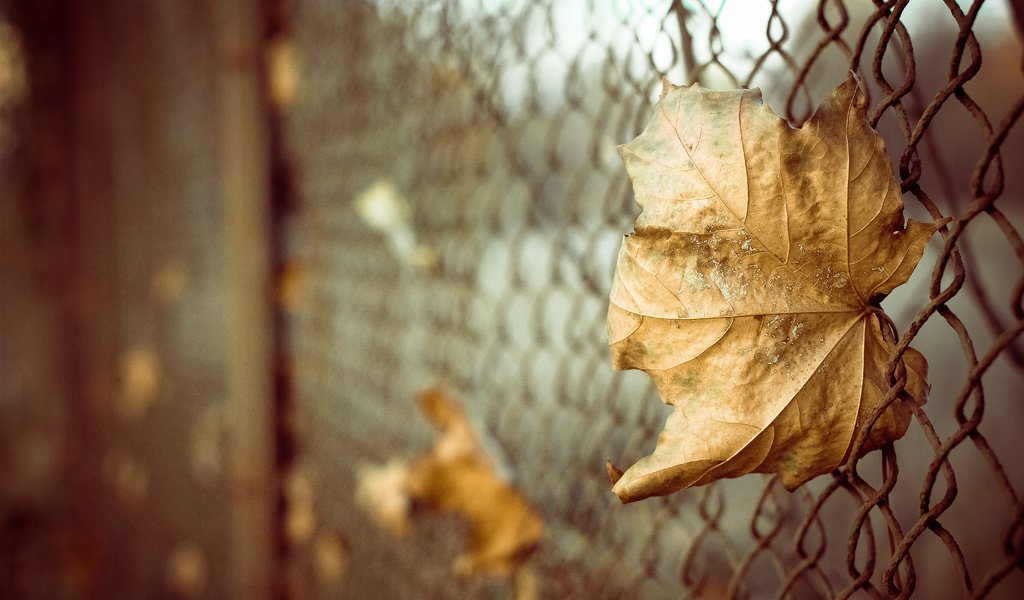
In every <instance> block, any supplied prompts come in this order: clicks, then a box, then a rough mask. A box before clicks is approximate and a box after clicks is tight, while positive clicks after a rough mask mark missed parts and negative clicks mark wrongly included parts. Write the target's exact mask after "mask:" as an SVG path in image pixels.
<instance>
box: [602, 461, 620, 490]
mask: <svg viewBox="0 0 1024 600" xmlns="http://www.w3.org/2000/svg"><path fill="white" fill-rule="evenodd" d="M604 468H605V470H606V471H607V472H608V479H609V480H610V481H611V482H612V485H615V484H616V483H618V482H619V480H620V479H622V473H623V472H624V471H623V470H622V469H620V468H618V467H616V466H615V465H614V464H613V463H612V459H610V458H608V459H605V462H604Z"/></svg>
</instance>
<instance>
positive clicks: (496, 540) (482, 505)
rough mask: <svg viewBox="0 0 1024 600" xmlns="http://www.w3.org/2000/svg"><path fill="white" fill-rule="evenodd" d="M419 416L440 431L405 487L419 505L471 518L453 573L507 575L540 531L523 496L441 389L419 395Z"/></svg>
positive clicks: (414, 465)
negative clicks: (465, 543)
mask: <svg viewBox="0 0 1024 600" xmlns="http://www.w3.org/2000/svg"><path fill="white" fill-rule="evenodd" d="M420 408H421V409H422V410H423V414H425V415H426V416H427V418H428V419H430V421H431V422H432V423H433V424H434V426H435V427H436V428H437V429H438V430H439V431H441V439H440V440H438V442H437V444H436V445H435V446H434V447H433V448H432V449H431V451H430V452H428V453H427V454H425V455H423V456H421V457H419V458H418V459H416V460H415V461H413V462H412V465H411V466H410V470H409V479H408V481H407V487H406V489H407V490H408V493H409V496H410V497H411V498H412V499H413V500H414V501H415V502H417V503H419V504H421V505H423V506H425V507H428V508H434V509H439V510H442V511H449V512H454V513H458V514H460V515H462V516H463V517H465V518H466V519H467V520H468V521H469V525H470V532H469V538H470V539H469V551H468V552H467V553H466V554H464V555H463V556H460V557H459V558H458V559H457V560H456V562H455V570H456V572H457V573H460V574H464V575H469V574H476V573H490V574H494V575H502V576H504V575H508V574H510V573H511V572H512V570H513V569H515V568H516V567H517V566H518V565H519V564H521V562H522V561H523V559H525V558H526V557H527V556H528V555H529V553H530V552H532V551H533V549H534V548H535V547H536V544H537V542H538V541H539V540H540V537H541V535H542V534H543V531H544V525H543V522H542V521H541V519H540V517H539V516H538V515H537V514H536V513H535V512H534V511H533V509H532V508H531V507H530V505H529V504H528V503H527V502H526V500H525V499H524V498H523V497H522V495H521V494H520V493H519V492H518V491H517V490H516V489H515V488H513V487H512V486H511V485H509V484H508V483H507V482H506V481H504V480H503V479H502V478H501V477H499V476H498V475H497V474H496V473H495V469H494V465H493V462H492V461H491V459H490V458H489V457H488V456H487V454H486V453H485V452H484V449H483V446H482V445H481V444H480V442H479V440H478V439H477V437H476V435H474V433H473V430H472V427H471V426H470V423H469V420H468V419H467V418H466V414H465V413H464V412H463V410H462V408H461V407H460V406H459V405H458V404H456V402H455V400H453V399H452V398H451V397H449V396H448V395H447V394H445V393H444V392H443V391H441V390H439V389H432V390H430V391H428V392H426V393H424V394H423V395H422V396H421V397H420Z"/></svg>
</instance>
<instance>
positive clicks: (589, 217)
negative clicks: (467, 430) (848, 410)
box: [0, 0, 1024, 599]
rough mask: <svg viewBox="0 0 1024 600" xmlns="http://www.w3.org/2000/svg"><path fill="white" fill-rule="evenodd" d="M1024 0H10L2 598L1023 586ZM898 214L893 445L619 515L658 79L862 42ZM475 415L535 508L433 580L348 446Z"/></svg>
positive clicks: (780, 63) (736, 78) (649, 437)
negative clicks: (529, 527) (900, 423)
mask: <svg viewBox="0 0 1024 600" xmlns="http://www.w3.org/2000/svg"><path fill="white" fill-rule="evenodd" d="M1022 16H1024V9H1022V5H1021V3H1020V2H1017V1H1014V2H1009V1H1007V0H990V1H986V2H974V3H971V2H967V1H959V2H954V1H953V0H947V1H945V2H939V1H931V2H929V1H923V0H922V1H918V0H913V1H909V2H908V1H906V0H889V1H886V2H883V1H881V0H874V1H868V0H845V1H844V0H822V1H821V2H796V1H784V0H778V1H776V0H758V1H750V2H739V1H736V0H729V1H726V2H723V1H721V0H718V1H716V0H706V1H702V0H614V1H613V0H564V1H558V2H556V1H554V0H508V1H501V0H446V1H443V2H441V1H438V2H431V1H426V0H423V1H420V0H411V1H397V0H377V1H370V0H349V1H346V2H335V1H331V0H263V1H246V0H221V1H218V2H200V1H187V2H163V3H157V2H149V3H147V2H130V1H127V0H97V1H95V2H75V1H73V0H34V1H33V2H17V1H15V0H0V233H2V239H0V266H2V278H0V293H2V303H0V473H2V474H3V475H2V476H0V597H3V598H227V597H237V598H271V597H273V598H338V597H342V598H349V597H351V598H366V597H371V598H466V597H472V598H507V597H518V598H524V599H525V598H531V597H537V598H679V597H698V598H719V597H738V598H748V597H749V598H770V597H794V598H816V597H835V596H842V595H852V596H854V597H886V596H890V595H893V596H894V595H898V594H900V593H902V594H905V595H908V594H911V593H913V594H915V595H917V596H918V597H922V598H938V597H959V596H961V595H962V596H984V595H988V596H989V597H993V598H1017V597H1020V596H1019V595H1020V593H1021V591H1022V590H1024V572H1022V567H1021V565H1022V560H1024V559H1022V556H1024V554H1022V553H1024V539H1022V538H1024V504H1022V501H1021V498H1020V494H1021V493H1022V492H1024V460H1021V458H1020V449H1019V440H1020V430H1021V428H1022V427H1024V404H1022V402H1021V392H1020V390H1021V389H1024V388H1022V386H1024V347H1022V344H1021V342H1020V333H1021V331H1022V329H1024V309H1022V306H1021V295H1022V292H1024V243H1022V240H1021V236H1020V229H1021V224H1022V222H1024V197H1022V196H1024V169H1022V168H1021V165H1024V125H1021V124H1020V117H1021V114H1022V112H1024V75H1022V59H1024V56H1022V38H1021V33H1020V32H1021V23H1022V20H1021V19H1022ZM851 69H852V70H854V71H856V72H857V73H858V75H859V76H860V78H861V81H862V82H863V84H864V86H865V88H866V92H867V93H868V94H869V107H870V109H869V112H870V118H871V120H872V122H873V124H874V125H875V126H876V128H877V129H879V130H880V131H881V132H882V134H883V136H884V137H885V139H886V143H887V147H888V150H889V152H890V154H891V158H892V160H893V165H894V169H895V172H896V175H897V178H898V179H899V180H900V181H901V183H902V186H903V189H904V191H905V192H906V193H905V196H904V199H905V202H906V204H907V213H908V216H913V217H916V218H919V219H924V220H927V219H932V218H937V217H940V216H949V217H953V218H954V221H953V222H952V223H951V224H950V225H949V226H948V227H947V228H946V229H945V230H944V231H943V232H942V235H941V236H936V237H935V238H934V239H933V240H932V245H931V246H930V247H929V250H928V252H927V254H926V255H925V258H924V259H923V260H922V262H921V264H920V265H919V267H918V269H917V272H916V273H915V275H914V278H913V279H912V280H911V282H910V283H908V284H907V285H906V286H904V287H902V288H900V289H898V290H897V291H896V292H895V293H893V294H892V296H891V297H890V298H888V299H887V300H886V301H885V303H884V307H885V309H886V311H887V312H889V313H890V314H891V315H892V316H893V318H894V320H895V321H896V323H897V325H898V326H899V327H900V329H901V331H902V332H903V335H905V336H913V338H914V341H913V345H914V347H916V348H918V349H919V350H921V352H923V353H924V354H925V356H926V357H927V358H928V360H929V363H930V365H931V384H932V392H931V396H930V399H929V402H928V404H927V405H926V406H925V407H924V409H923V410H922V411H919V412H918V413H917V414H916V415H915V419H914V422H913V423H912V424H911V429H910V431H909V432H908V434H907V436H906V437H905V438H904V439H902V440H900V441H899V442H897V443H896V444H895V447H894V449H890V450H887V451H886V452H884V453H882V452H875V453H872V454H870V455H868V456H866V457H865V458H863V459H862V460H861V461H860V462H859V463H858V465H857V471H856V472H855V473H853V472H848V471H847V470H846V469H842V470H840V471H837V472H836V473H834V474H833V475H831V476H822V477H819V478H818V479H816V480H814V481H812V482H811V483H810V484H808V485H807V486H805V487H804V488H801V489H800V490H798V491H797V492H795V493H788V492H786V491H785V490H783V489H782V487H781V485H778V483H777V482H776V481H775V479H773V478H771V477H768V476H763V475H750V476H746V477H743V478H740V479H736V480H730V481H724V482H718V483H715V484H712V485H710V486H707V487H704V488H700V489H692V490H687V491H685V492H681V493H677V494H675V495H673V496H670V497H666V498H662V499H652V500H647V501H644V502H640V503H637V504H633V505H629V506H622V505H620V504H619V502H618V500H617V499H616V498H615V497H614V496H613V495H612V494H611V493H610V485H609V483H608V481H607V476H606V475H605V473H604V460H605V458H606V457H609V456H610V457H612V458H613V459H614V460H615V461H616V462H617V463H619V464H622V463H626V464H628V463H630V462H632V461H634V460H635V459H637V458H638V457H640V456H642V455H644V454H647V453H649V452H650V451H651V450H652V449H653V446H654V441H655V439H656V436H657V433H658V431H660V429H661V426H662V424H663V422H664V419H665V417H666V416H667V414H668V408H667V407H665V406H664V405H663V404H662V403H661V402H660V401H659V400H658V397H657V394H656V392H655V391H654V389H653V386H652V385H651V384H650V383H649V381H648V380H647V378H646V376H644V375H643V374H641V373H637V372H625V373H617V372H613V371H612V370H611V366H610V358H609V352H608V350H607V349H606V344H607V341H606V339H605V336H604V313H605V310H606V308H607V294H608V291H609V288H610V285H611V278H612V272H613V267H614V259H615V254H616V252H617V249H618V246H619V242H620V240H621V236H622V234H624V233H626V232H628V231H630V230H631V228H632V222H633V220H634V219H635V217H636V214H637V212H638V209H637V208H636V206H635V204H634V203H633V201H632V191H631V189H630V186H629V184H628V181H627V179H626V176H625V172H624V169H623V167H622V164H621V161H620V160H619V158H618V156H617V154H616V152H615V146H616V145H617V144H621V143H625V142H627V141H629V140H630V139H632V138H633V137H634V136H635V135H636V134H637V133H638V132H639V131H640V129H641V128H642V126H643V125H644V124H645V123H646V121H647V119H648V118H649V117H650V115H651V110H652V107H653V103H654V102H655V101H656V99H657V97H658V94H659V92H660V89H661V79H662V78H663V77H667V78H668V79H669V80H670V81H672V82H674V83H680V84H682V83H690V82H699V83H701V84H702V85H704V86H706V87H709V88H714V89H732V88H737V87H754V86H759V87H761V89H762V90H763V92H764V98H765V102H766V103H767V104H769V105H770V106H772V107H773V108H774V110H775V111H776V112H777V113H779V114H780V115H784V116H786V118H788V119H789V120H790V122H792V123H793V124H794V125H797V126H798V125H800V124H801V123H802V122H803V121H804V120H805V119H806V118H808V117H809V115H810V114H811V113H812V112H813V109H814V107H815V106H816V105H817V104H818V103H819V102H820V101H821V100H822V99H823V98H824V96H825V95H826V94H827V93H828V91H829V90H831V89H832V88H833V87H834V86H835V85H837V84H838V83H840V82H841V81H842V80H844V79H845V78H846V77H847V75H848V72H849V71H850V70H851ZM437 384H441V385H444V386H445V387H446V388H447V389H448V390H450V391H451V392H452V393H453V395H454V396H455V397H457V398H458V399H459V400H460V401H461V403H462V404H463V406H464V408H465V410H466V412H467V413H468V414H469V416H470V418H471V420H472V421H473V423H474V424H475V426H476V428H477V433H478V435H479V436H480V437H481V438H483V439H485V441H486V445H487V446H488V448H489V451H490V452H491V454H492V457H493V458H494V459H495V461H496V462H498V463H499V464H500V467H501V472H502V474H503V475H504V476H505V477H506V478H507V479H508V480H509V481H510V482H511V483H513V484H514V485H515V487H516V488H517V489H519V490H520V491H521V493H522V494H523V495H524V496H525V498H526V499H527V500H528V501H529V502H530V503H531V504H532V505H533V506H534V507H535V509H536V510H537V512H538V514H540V516H541V517H542V518H543V520H544V522H545V528H546V534H545V537H544V539H543V540H542V542H541V543H540V546H539V547H538V549H537V551H536V552H535V553H534V554H533V555H532V556H531V557H530V558H529V559H528V561H527V563H526V564H525V565H524V567H523V569H524V570H522V571H521V573H528V574H529V576H528V577H526V576H518V577H508V578H501V577H456V576H454V575H453V572H452V562H453V560H454V559H455V557H456V555H457V554H458V553H459V552H461V551H462V549H463V547H464V542H463V536H464V534H465V531H466V525H465V523H464V522H462V521H461V520H460V519H459V518H458V517H456V516H453V515H446V514H434V513H414V515H413V519H412V527H411V531H410V532H409V534H408V535H406V536H405V537H404V538H398V537H395V536H393V535H391V534H390V533H389V532H388V531H387V530H386V529H385V528H383V527H382V526H381V525H380V524H379V523H378V522H377V521H375V520H374V518H373V514H372V511H367V510H366V507H365V506H361V505H360V502H358V501H357V497H356V496H357V495H356V490H357V488H358V486H359V481H358V473H359V472H360V470H361V469H364V468H367V467H373V466H376V465H380V464H383V463H386V462H388V461H390V460H393V459H396V458H397V459H404V460H407V459H409V458H411V457H413V456H415V455H417V454H419V453H422V452H424V451H425V450H427V449H428V448H429V447H430V446H431V445H432V444H433V442H434V439H435V434H434V433H433V432H432V430H431V428H430V426H429V424H428V423H427V421H426V420H425V419H424V418H423V417H422V416H421V415H420V414H419V412H418V410H417V408H416V405H415V402H414V400H415V397H416V396H417V394H419V393H420V392H422V391H423V390H425V389H427V388H429V387H431V386H434V385H437Z"/></svg>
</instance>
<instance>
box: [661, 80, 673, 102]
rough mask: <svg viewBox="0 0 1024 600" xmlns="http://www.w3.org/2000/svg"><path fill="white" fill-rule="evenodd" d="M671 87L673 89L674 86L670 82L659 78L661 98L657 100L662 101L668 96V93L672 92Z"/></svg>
mask: <svg viewBox="0 0 1024 600" xmlns="http://www.w3.org/2000/svg"><path fill="white" fill-rule="evenodd" d="M673 87H675V86H673V85H672V82H670V81H669V80H668V77H662V78H661V97H660V98H659V100H664V99H665V96H668V93H669V92H671V91H672V88H673Z"/></svg>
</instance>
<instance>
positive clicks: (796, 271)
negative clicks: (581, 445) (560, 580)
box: [608, 76, 943, 502]
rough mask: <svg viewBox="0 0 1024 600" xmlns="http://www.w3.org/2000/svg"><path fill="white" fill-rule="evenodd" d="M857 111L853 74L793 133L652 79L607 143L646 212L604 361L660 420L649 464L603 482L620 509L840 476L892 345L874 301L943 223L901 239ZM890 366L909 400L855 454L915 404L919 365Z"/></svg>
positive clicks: (882, 379)
mask: <svg viewBox="0 0 1024 600" xmlns="http://www.w3.org/2000/svg"><path fill="white" fill-rule="evenodd" d="M864 105H865V101H864V97H863V95H862V94H861V92H860V89H859V87H858V84H857V81H856V79H855V78H854V77H852V76H851V77H850V78H849V79H847V80H846V81H845V82H844V83H842V84H841V85H840V86H839V87H837V88H836V89H835V90H834V91H833V92H832V94H831V95H830V96H829V97H828V98H827V99H826V100H825V102H824V104H822V106H821V107H820V108H819V109H818V111H817V113H816V114H815V115H814V116H813V117H812V118H811V120H810V121H808V122H807V123H806V124H805V125H804V126H803V127H802V128H801V129H793V128H792V127H790V126H789V125H788V124H787V123H786V122H785V121H784V120H783V119H781V118H779V117H778V116H777V115H775V113H773V112H772V111H771V109H770V108H768V107H767V106H764V105H763V104H762V103H761V92H760V90H757V89H753V90H737V91H727V92H715V91H709V90H705V89H702V88H700V87H698V86H691V87H675V86H670V85H668V84H667V83H666V86H665V91H664V92H663V94H662V97H661V101H660V102H659V104H658V107H657V109H656V111H655V112H656V114H655V116H654V118H653V119H652V120H651V122H650V124H649V125H648V126H647V129H646V130H644V132H643V133H642V134H640V136H639V137H637V138H636V139H635V140H633V141H632V142H630V143H629V144H627V145H625V146H622V147H620V149H619V151H620V154H621V155H622V157H623V160H624V161H625V164H626V170H627V171H628V173H629V176H630V178H631V179H632V180H633V187H634V191H635V193H636V201H637V204H639V205H640V207H641V208H642V209H643V212H642V213H641V214H640V216H639V217H638V218H637V222H636V230H635V233H633V234H631V235H628V236H626V238H625V240H624V241H623V244H622V248H621V250H620V252H619V258H618V265H617V267H616V273H615V281H614V283H613V286H612V291H611V304H610V307H609V310H608V333H609V342H610V345H611V348H612V355H613V362H614V365H615V367H616V368H619V369H641V370H643V371H645V372H647V373H648V374H649V375H650V376H651V377H652V378H653V379H654V381H655V383H656V385H657V387H658V390H659V392H660V393H661V397H662V399H663V400H664V401H665V402H666V403H668V404H671V405H673V406H674V408H673V411H672V413H671V414H670V416H669V417H668V421H667V423H666V424H665V429H664V431H663V432H662V434H661V436H660V437H659V439H658V444H657V447H656V449H655V451H654V453H653V454H651V455H650V456H647V457H645V458H643V459H641V460H640V461H638V462H637V463H636V464H635V465H633V466H632V467H630V468H629V469H627V470H626V471H625V472H624V473H622V474H621V477H619V478H618V480H617V482H615V485H614V487H613V491H614V492H615V493H616V494H617V495H618V496H619V498H620V499H621V500H622V501H623V502H631V501H635V500H640V499H643V498H646V497H649V496H653V495H664V494H669V493H672V492H674V491H677V490H680V489H683V488H687V487H690V486H694V485H703V484H706V483H709V482H711V481H714V480H716V479H720V478H723V477H738V476H740V475H743V474H745V473H749V472H765V473H779V474H781V476H782V481H783V483H784V484H785V486H786V487H787V488H788V489H794V488H796V487H798V486H799V485H801V484H803V483H804V482H806V481H808V480H809V479H811V478H813V477H815V476H817V475H819V474H822V473H827V472H829V471H831V470H832V469H834V468H836V467H837V466H838V465H840V464H841V463H842V462H843V461H844V459H845V458H846V456H847V453H848V452H849V450H850V446H851V443H852V442H853V440H854V439H855V437H856V435H857V433H858V432H859V431H860V430H861V429H863V428H864V427H865V426H866V425H867V423H866V420H867V419H868V418H869V417H870V416H871V415H872V413H873V412H874V411H875V409H876V408H878V407H880V406H881V400H882V397H883V394H884V392H885V391H886V390H887V389H888V388H889V382H888V380H887V379H886V376H885V371H886V365H887V363H888V361H889V359H890V354H891V351H892V349H893V340H892V339H891V336H890V337H887V336H886V335H884V334H883V329H882V327H883V326H882V323H881V321H880V318H881V317H880V316H879V314H878V312H879V310H878V309H876V308H874V305H875V304H877V302H878V301H880V300H881V298H883V297H884V296H885V294H887V293H888V292H890V291H892V289H893V288H895V287H896V286H898V285H900V284H902V283H904V282H905V281H906V280H907V279H908V278H909V277H910V274H911V272H912V271H913V270H914V267H915V266H916V265H917V262H918V261H919V260H920V258H921V254H922V253H923V251H924V247H925V245H926V244H927V242H928V239H929V238H930V237H931V235H932V234H933V233H934V232H935V231H936V229H938V228H939V227H940V226H941V225H942V224H943V222H938V223H930V224H924V223H919V222H916V221H913V220H911V221H909V222H908V223H907V224H906V225H904V222H903V201H902V198H901V193H900V188H899V185H898V183H897V182H896V181H895V180H894V178H893V173H892V167H891V165H890V163H889V160H888V158H887V156H886V153H885V149H884V147H883V145H882V139H881V137H880V136H879V135H878V133H877V132H875V131H874V130H873V129H871V127H870V126H869V125H868V124H867V122H866V120H865V106H864ZM903 364H904V365H905V366H906V377H907V382H906V389H905V391H904V393H903V394H902V395H901V396H900V397H899V398H897V399H896V401H895V402H893V403H892V404H891V405H889V406H888V407H887V408H886V409H885V411H884V412H883V413H882V415H881V417H880V418H879V419H878V420H877V422H876V423H875V424H874V426H873V427H872V429H871V430H870V432H869V436H868V441H867V444H866V448H865V451H866V450H870V449H873V448H878V447H880V446H883V445H885V444H887V443H889V442H891V441H893V440H896V439H898V438H899V437H901V436H902V435H903V434H904V433H905V432H906V429H907V427H908V424H909V420H910V406H909V403H910V402H916V403H923V402H924V401H925V397H926V394H927V390H928V386H927V383H926V381H925V378H926V373H927V363H926V362H925V359H924V357H923V356H922V355H921V354H920V353H919V352H917V351H916V350H914V349H913V348H909V349H908V350H907V352H906V353H905V354H904V356H903ZM609 474H610V476H612V478H613V479H615V477H614V475H617V474H618V470H617V469H615V468H614V466H610V467H609Z"/></svg>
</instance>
